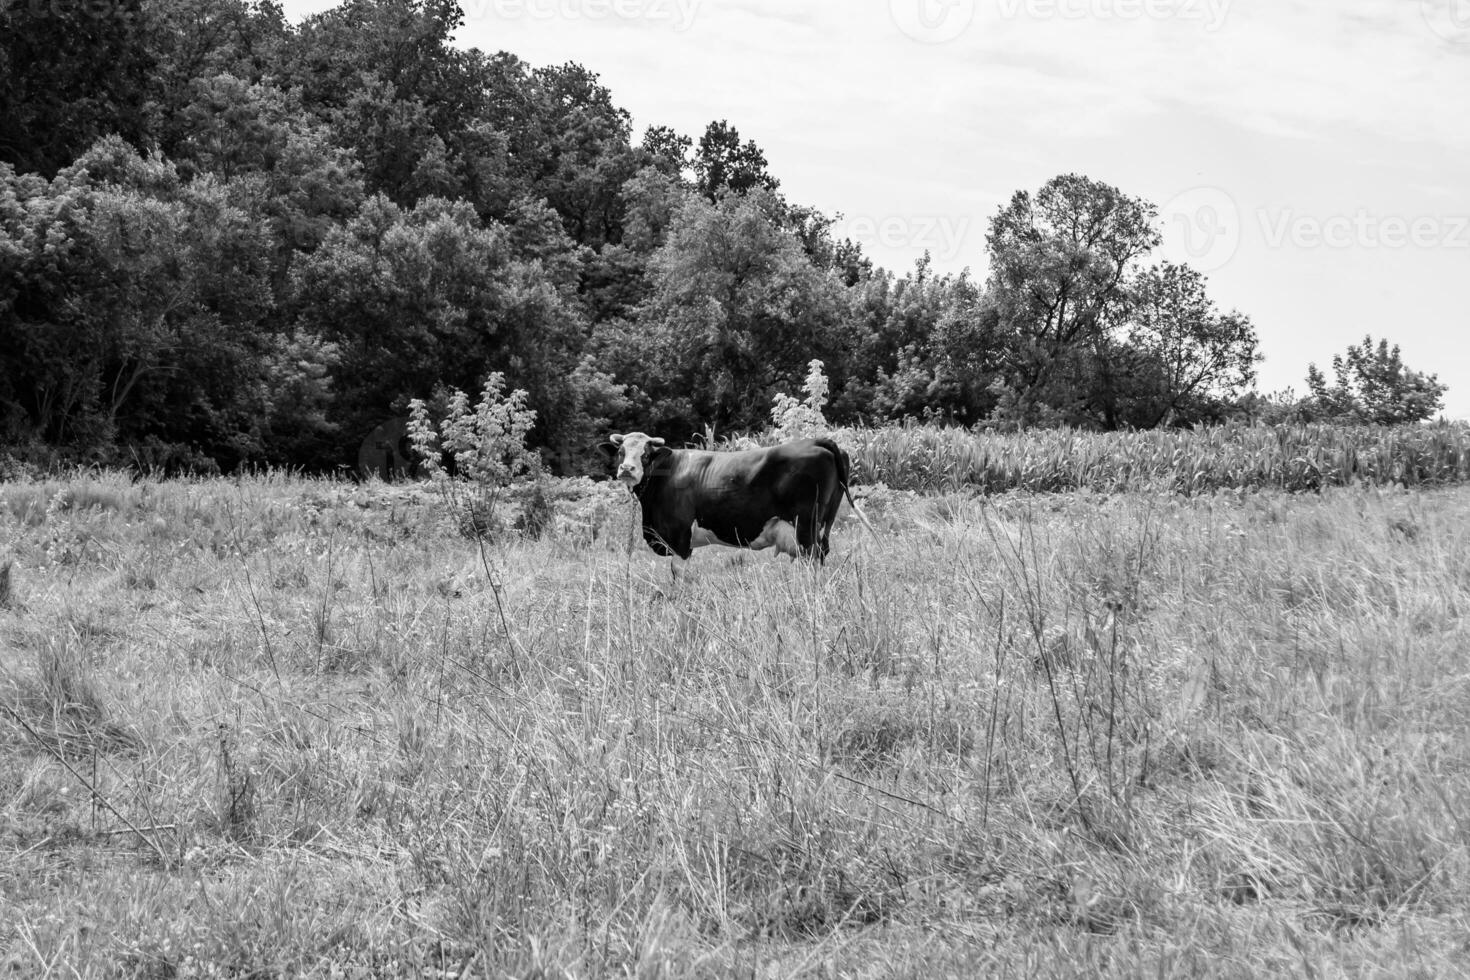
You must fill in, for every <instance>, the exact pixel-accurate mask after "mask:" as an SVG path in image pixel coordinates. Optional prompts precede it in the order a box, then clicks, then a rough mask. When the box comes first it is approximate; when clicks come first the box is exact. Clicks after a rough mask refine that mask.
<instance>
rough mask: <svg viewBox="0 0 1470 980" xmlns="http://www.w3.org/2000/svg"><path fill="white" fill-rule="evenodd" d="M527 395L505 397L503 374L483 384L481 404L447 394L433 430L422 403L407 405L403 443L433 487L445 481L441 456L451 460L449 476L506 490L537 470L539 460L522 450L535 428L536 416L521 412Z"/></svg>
mask: <svg viewBox="0 0 1470 980" xmlns="http://www.w3.org/2000/svg"><path fill="white" fill-rule="evenodd" d="M526 398H527V396H526V392H525V391H523V390H521V389H519V388H517V389H516V390H515V391H512V392H511V393H510V394H508V395H507V394H506V393H505V375H503V374H501V373H500V372H498V371H497V372H495V373H493V374H491V375H490V376H489V377H488V378H486V379H485V386H484V388H482V389H481V391H480V401H479V403H478V404H476V405H474V406H473V407H471V405H470V400H469V396H468V395H466V394H465V393H464V392H462V391H460V390H459V389H457V388H455V389H451V390H450V393H449V405H448V410H447V412H446V414H445V416H444V419H443V421H442V422H440V423H439V425H438V426H437V427H436V426H435V424H434V421H433V419H432V417H431V416H430V413H429V408H428V406H427V405H426V404H425V403H424V402H423V400H421V399H418V398H415V399H413V401H411V402H409V406H408V413H409V422H408V438H409V442H410V443H411V444H412V445H413V448H414V452H415V453H417V454H418V456H419V458H420V459H421V460H422V461H423V467H424V472H425V473H426V474H427V475H428V477H429V478H430V479H431V480H434V481H435V482H438V481H441V480H444V479H447V478H448V477H449V473H448V472H447V471H446V470H445V468H444V456H445V454H448V455H449V457H450V458H451V459H452V460H453V461H454V475H455V476H457V477H459V478H460V479H464V480H469V481H471V482H473V483H478V484H481V485H484V486H505V485H506V484H509V483H514V482H516V481H518V480H520V479H523V478H525V477H529V476H535V475H536V474H538V473H539V472H540V470H541V458H540V457H539V456H538V455H537V454H536V453H535V452H534V451H533V450H530V449H528V448H526V437H527V436H528V435H529V434H530V432H531V429H532V428H533V427H534V426H535V425H536V412H535V411H534V410H532V409H530V408H527V407H526Z"/></svg>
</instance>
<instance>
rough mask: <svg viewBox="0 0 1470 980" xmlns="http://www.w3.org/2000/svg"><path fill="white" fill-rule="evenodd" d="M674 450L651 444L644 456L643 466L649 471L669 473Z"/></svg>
mask: <svg viewBox="0 0 1470 980" xmlns="http://www.w3.org/2000/svg"><path fill="white" fill-rule="evenodd" d="M673 458H674V451H673V450H672V449H667V448H665V447H663V446H649V447H648V451H647V455H645V456H644V457H643V468H644V469H645V470H646V471H648V472H649V473H667V472H668V469H669V465H670V463H671V462H672V461H673Z"/></svg>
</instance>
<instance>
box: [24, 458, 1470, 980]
mask: <svg viewBox="0 0 1470 980" xmlns="http://www.w3.org/2000/svg"><path fill="white" fill-rule="evenodd" d="M557 496H558V499H555V500H554V501H553V504H552V506H553V509H554V511H555V512H556V516H555V518H554V520H552V521H551V522H550V523H549V525H548V526H546V527H545V528H544V529H541V533H540V534H539V536H533V535H530V534H524V533H520V532H517V531H514V530H502V531H499V532H497V533H495V534H493V535H492V536H491V537H490V539H489V540H483V541H477V540H475V539H474V538H473V537H469V536H466V535H465V534H464V533H462V530H461V527H462V526H463V525H464V524H465V521H464V520H463V519H457V518H456V516H455V513H454V511H453V508H449V507H447V506H446V505H445V503H444V502H443V501H441V500H440V499H439V498H438V497H437V496H434V495H433V494H431V493H429V492H427V491H424V490H421V489H417V488H411V487H410V488H389V487H371V486H369V487H354V486H351V485H345V484H335V483H330V482H322V481H310V480H301V479H292V478H286V477H280V476H269V477H257V478H245V479H242V480H215V481H206V482H184V481H180V482H158V481H144V482H138V483H132V482H129V481H128V480H127V479H125V478H122V477H111V476H79V477H77V478H75V479H73V480H69V481H64V482H58V481H52V482H19V483H10V484H4V485H0V566H5V565H7V564H8V565H9V573H8V575H0V975H5V976H17V977H42V976H57V977H71V976H81V977H103V976H142V977H160V978H162V977H275V976H320V977H359V976H363V977H365V976H385V977H386V976H455V977H458V976H493V977H501V976H505V977H609V976H637V977H686V976H694V977H698V976H706V977H730V976H735V977H742V976H743V977H788V976H810V977H894V976H897V977H905V976H907V977H916V978H930V977H943V976H976V975H995V976H1017V977H1021V976H1025V977H1031V976H1088V977H1093V976H1115V977H1135V976H1140V975H1150V976H1199V977H1210V976H1229V977H1255V976H1262V975H1302V976H1323V977H1335V976H1353V977H1378V976H1384V977H1408V976H1425V977H1443V976H1455V975H1460V974H1463V973H1464V972H1465V970H1466V964H1470V737H1467V734H1470V733H1467V726H1470V655H1467V651H1470V628H1467V621H1466V618H1465V617H1466V615H1467V614H1470V490H1467V489H1438V490H1426V491H1422V492H1418V491H1415V492H1405V491H1402V490H1392V489H1389V490H1378V489H1363V488H1345V489H1328V490H1325V491H1324V492H1322V493H1321V494H1304V495H1288V494H1283V493H1279V492H1272V491H1262V492H1258V493H1244V494H1242V493H1236V492H1219V493H1214V494H1201V495H1197V496H1192V497H1181V496H1173V495H1167V494H1139V493H1133V494H1126V493H1125V494H1117V495H1100V494H1096V493H1088V492H1085V491H1084V492H1074V493H1070V494H1063V495H1034V496H1033V495H1023V494H1005V495H999V496H993V497H974V496H962V495H948V496H943V495H941V496H928V497H920V496H911V495H907V494H901V493H898V492H895V491H880V492H875V493H872V494H870V495H869V496H868V498H867V504H866V510H867V512H868V514H869V516H870V518H871V520H872V522H873V523H874V525H875V526H876V528H877V530H878V537H877V538H875V537H873V536H870V535H868V534H867V532H866V531H864V530H863V529H862V528H861V526H860V525H858V524H857V523H856V522H855V521H853V520H851V519H850V518H844V519H843V520H842V521H841V522H839V525H838V528H837V530H836V531H835V532H834V553H833V557H832V560H831V561H829V562H828V564H827V565H826V566H825V567H823V568H819V569H812V568H809V567H806V566H804V565H801V564H797V563H794V562H792V561H790V560H788V559H785V558H778V557H775V556H773V555H770V554H768V553H765V554H748V553H741V552H733V551H727V550H711V549H705V550H702V551H700V552H699V553H697V554H696V555H695V557H694V559H693V560H692V561H691V562H689V563H688V564H687V565H686V566H684V567H683V568H681V570H680V574H679V575H678V577H677V579H675V578H674V577H673V576H672V575H671V573H670V568H669V561H668V560H666V559H658V558H656V557H655V556H654V555H653V554H652V553H651V552H650V551H648V550H647V549H646V547H645V546H644V545H643V543H642V542H641V540H638V541H636V542H634V541H633V538H632V537H631V533H630V532H631V531H632V521H633V512H632V510H631V505H630V504H629V503H628V501H627V498H626V497H625V496H620V495H619V493H618V492H617V491H615V490H613V489H612V488H601V489H598V488H595V487H593V486H592V485H590V484H585V483H583V484H576V485H571V486H570V488H569V489H568V490H566V491H565V492H564V493H560V494H559V495H557ZM574 498H575V499H574ZM504 507H505V508H506V509H507V511H508V513H507V515H506V516H513V515H512V514H510V513H509V511H510V510H511V509H512V507H511V505H510V504H505V505H504ZM533 526H534V522H533ZM630 543H633V546H632V547H631V548H630Z"/></svg>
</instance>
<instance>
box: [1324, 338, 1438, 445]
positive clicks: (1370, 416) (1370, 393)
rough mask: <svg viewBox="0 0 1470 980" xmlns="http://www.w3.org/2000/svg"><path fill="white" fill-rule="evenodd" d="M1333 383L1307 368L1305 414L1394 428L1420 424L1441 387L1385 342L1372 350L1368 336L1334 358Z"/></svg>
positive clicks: (1432, 407) (1431, 411)
mask: <svg viewBox="0 0 1470 980" xmlns="http://www.w3.org/2000/svg"><path fill="white" fill-rule="evenodd" d="M1332 373H1333V376H1334V377H1333V381H1332V382H1329V381H1328V380H1327V378H1326V376H1325V375H1323V373H1322V372H1321V371H1320V370H1318V368H1317V365H1315V364H1312V365H1309V366H1308V368H1307V388H1308V390H1309V391H1310V392H1311V397H1310V400H1309V403H1308V404H1307V405H1306V406H1305V409H1306V412H1307V413H1308V414H1309V415H1311V416H1314V417H1317V418H1325V419H1330V420H1337V421H1346V422H1368V423H1375V424H1378V425H1398V424H1401V423H1404V422H1422V421H1424V420H1425V419H1427V418H1430V417H1431V416H1433V415H1434V413H1435V412H1437V411H1439V408H1440V405H1441V404H1442V402H1443V397H1444V391H1445V386H1444V385H1443V384H1441V383H1440V381H1439V377H1438V376H1437V375H1433V374H1425V373H1423V372H1420V371H1414V370H1411V369H1410V368H1409V367H1407V366H1406V365H1405V364H1404V362H1403V359H1402V358H1401V357H1400V356H1399V348H1398V345H1397V344H1395V345H1394V346H1393V347H1391V348H1390V347H1389V346H1388V341H1387V340H1380V341H1378V345H1377V346H1376V347H1375V346H1374V344H1373V337H1372V336H1371V335H1368V336H1364V337H1363V342H1362V344H1349V345H1348V349H1347V352H1346V353H1344V354H1335V355H1333V358H1332Z"/></svg>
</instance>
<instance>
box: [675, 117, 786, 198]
mask: <svg viewBox="0 0 1470 980" xmlns="http://www.w3.org/2000/svg"><path fill="white" fill-rule="evenodd" d="M694 175H695V183H696V186H697V187H698V188H699V192H700V193H701V194H703V195H704V196H705V197H707V198H709V199H710V200H714V199H715V197H716V196H718V195H719V193H720V192H721V191H723V190H727V189H728V190H731V191H734V192H735V193H737V194H743V193H745V192H746V191H749V190H751V189H753V188H757V187H759V188H764V189H765V190H768V191H774V190H776V189H777V188H778V187H780V186H781V182H780V181H778V180H777V179H776V178H775V177H772V176H771V174H770V173H769V172H768V171H767V169H766V155H765V154H764V153H763V152H761V148H760V147H759V146H756V145H755V141H754V140H746V141H745V142H744V143H742V142H740V132H739V130H737V129H736V128H735V127H734V126H731V125H730V124H729V123H728V122H726V121H725V120H723V119H721V120H720V121H719V122H712V123H710V124H709V126H708V127H706V129H705V131H704V135H703V136H701V137H700V138H699V148H698V150H697V151H696V152H695V155H694Z"/></svg>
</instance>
